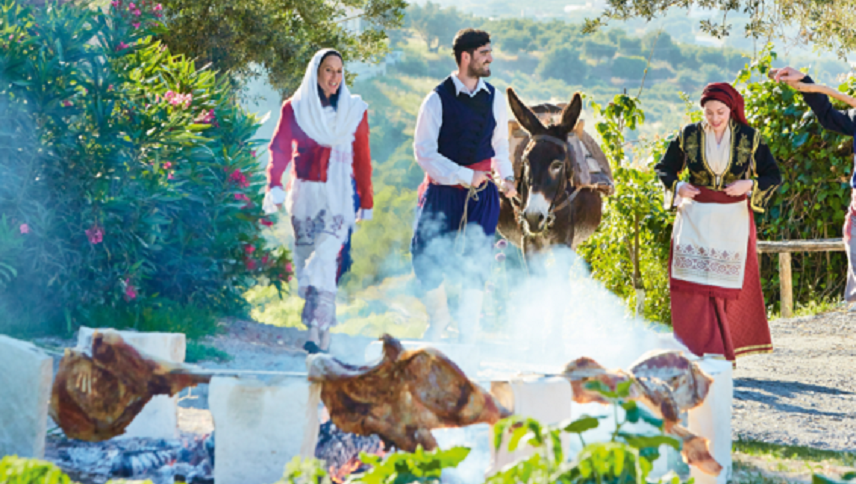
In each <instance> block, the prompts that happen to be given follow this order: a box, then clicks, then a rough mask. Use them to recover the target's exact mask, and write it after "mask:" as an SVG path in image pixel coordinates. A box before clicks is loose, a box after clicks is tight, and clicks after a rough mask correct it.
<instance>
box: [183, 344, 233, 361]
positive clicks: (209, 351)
mask: <svg viewBox="0 0 856 484" xmlns="http://www.w3.org/2000/svg"><path fill="white" fill-rule="evenodd" d="M231 359H232V357H231V356H229V354H228V353H226V352H225V351H223V350H219V349H217V348H215V347H213V346H210V345H206V344H203V343H200V342H198V341H192V340H191V341H188V342H187V351H186V354H185V358H184V361H186V362H188V363H198V362H200V361H203V360H210V361H220V362H225V361H230V360H231Z"/></svg>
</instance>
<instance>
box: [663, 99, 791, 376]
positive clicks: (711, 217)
mask: <svg viewBox="0 0 856 484" xmlns="http://www.w3.org/2000/svg"><path fill="white" fill-rule="evenodd" d="M701 106H702V109H703V110H704V120H703V121H701V122H699V123H694V124H690V125H687V126H684V127H683V128H682V129H681V131H680V133H679V134H678V136H677V137H676V138H675V139H674V140H672V142H671V143H670V144H669V147H668V149H667V150H666V154H665V155H664V156H663V159H662V160H660V162H659V163H657V165H656V166H655V169H656V171H657V176H658V177H659V178H660V181H662V182H663V184H664V185H665V187H666V192H667V195H666V203H667V204H668V206H670V207H671V206H674V207H677V211H678V213H677V217H676V218H675V227H674V230H673V232H672V250H671V255H670V258H669V277H670V280H669V285H670V293H671V302H672V326H673V328H674V331H675V336H676V337H678V339H680V340H681V341H682V342H683V343H684V344H685V345H686V346H687V347H688V348H689V349H690V350H691V351H692V352H693V353H695V354H696V355H699V356H702V355H705V354H716V355H724V356H725V358H726V359H728V360H731V361H734V360H735V359H736V358H737V357H738V356H745V355H748V354H753V353H769V352H771V351H772V350H773V345H772V342H771V340H770V328H769V325H768V324H767V315H766V310H765V307H764V295H763V293H762V292H761V280H760V274H759V271H758V255H757V253H756V250H755V242H756V234H755V220H754V218H753V215H752V211H755V212H764V209H765V207H766V205H767V203H768V202H769V200H770V198H772V196H773V194H774V193H775V191H776V189H777V188H778V186H779V185H780V184H781V183H782V177H781V174H780V173H779V167H778V165H777V164H776V160H775V159H774V158H773V155H772V154H771V153H770V149H769V148H768V147H767V145H766V143H764V140H763V139H762V137H761V134H760V133H759V132H757V131H756V130H755V129H753V128H752V127H750V126H749V124H748V123H747V121H746V115H745V114H744V112H743V96H741V95H740V93H739V92H737V91H736V90H735V89H734V88H733V87H732V86H731V85H730V84H727V83H716V84H709V85H708V86H707V87H706V88H705V89H704V92H703V93H702V98H701ZM682 172H683V175H684V176H683V177H681V175H682ZM682 178H683V180H682Z"/></svg>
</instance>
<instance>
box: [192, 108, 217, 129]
mask: <svg viewBox="0 0 856 484" xmlns="http://www.w3.org/2000/svg"><path fill="white" fill-rule="evenodd" d="M193 121H194V122H195V123H199V124H211V125H214V126H217V127H218V128H219V127H220V123H218V122H217V115H216V114H215V113H214V110H213V109H210V110H208V112H207V113H201V114H200V115H199V116H197V117H196V119H194V120H193Z"/></svg>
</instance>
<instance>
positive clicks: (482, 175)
mask: <svg viewBox="0 0 856 484" xmlns="http://www.w3.org/2000/svg"><path fill="white" fill-rule="evenodd" d="M488 179H490V172H487V171H473V181H472V183H470V186H474V187H476V188H478V187H480V186H482V184H483V183H484V182H486V181H488Z"/></svg>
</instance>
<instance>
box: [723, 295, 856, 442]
mask: <svg viewBox="0 0 856 484" xmlns="http://www.w3.org/2000/svg"><path fill="white" fill-rule="evenodd" d="M770 329H771V332H772V336H773V346H774V348H775V350H774V352H773V353H771V354H767V355H753V356H747V357H745V358H741V359H740V360H738V363H737V364H738V366H737V369H736V370H735V372H734V377H735V380H734V417H733V419H732V428H733V436H734V438H738V437H743V438H749V439H755V440H763V441H766V442H771V443H778V444H786V445H802V446H808V447H814V448H819V449H829V450H847V451H856V379H854V372H856V313H847V312H843V311H836V312H830V313H826V314H822V315H818V316H810V317H803V318H793V319H778V320H775V321H771V322H770Z"/></svg>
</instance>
